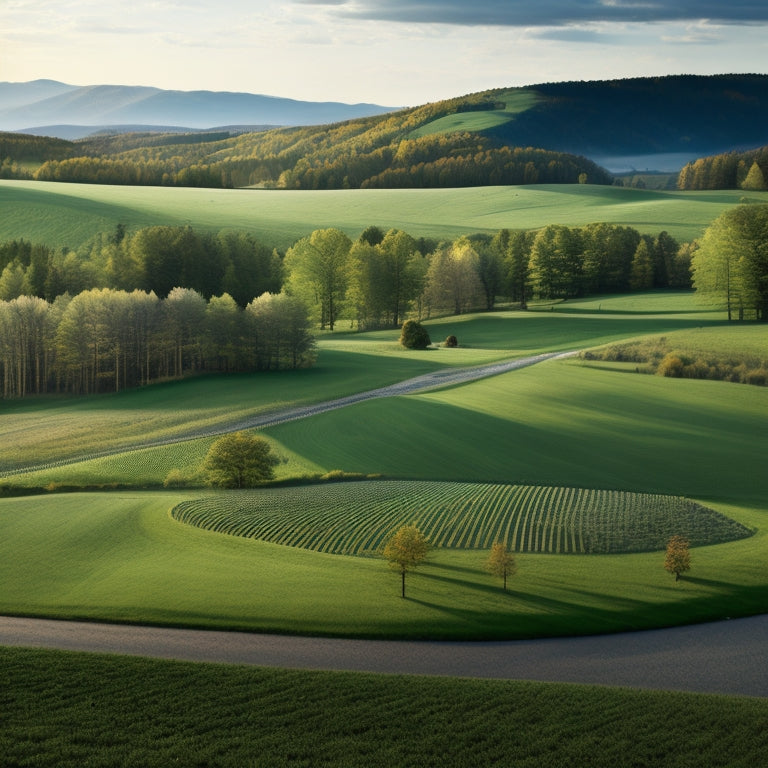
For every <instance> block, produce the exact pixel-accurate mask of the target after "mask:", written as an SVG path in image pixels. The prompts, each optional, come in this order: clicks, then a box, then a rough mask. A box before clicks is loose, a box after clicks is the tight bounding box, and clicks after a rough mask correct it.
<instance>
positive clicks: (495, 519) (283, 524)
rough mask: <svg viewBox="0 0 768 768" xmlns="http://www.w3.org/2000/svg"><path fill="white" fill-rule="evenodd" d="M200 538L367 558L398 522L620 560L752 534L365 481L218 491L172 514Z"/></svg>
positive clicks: (552, 498)
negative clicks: (678, 541)
mask: <svg viewBox="0 0 768 768" xmlns="http://www.w3.org/2000/svg"><path fill="white" fill-rule="evenodd" d="M171 515H172V517H173V518H174V519H176V520H178V521H180V522H183V523H187V524H190V525H194V526H196V527H198V528H203V529H205V530H208V531H215V532H218V533H226V534H230V535H234V536H244V537H248V538H255V539H260V540H262V541H267V542H271V543H273V544H283V545H287V546H293V547H301V548H304V549H309V550H313V551H316V552H326V553H329V554H344V555H369V554H376V553H377V552H379V551H380V550H381V548H382V547H383V546H384V543H385V542H386V540H387V537H388V536H390V535H391V534H392V532H393V531H394V530H396V529H397V527H399V526H400V525H404V524H406V523H409V524H415V525H417V526H419V527H420V528H421V530H422V531H423V533H424V534H425V536H426V537H427V539H428V540H429V542H430V544H431V546H432V547H440V548H449V549H489V548H490V547H491V545H492V544H494V543H495V542H502V543H503V544H504V545H505V546H506V547H507V548H509V549H510V550H512V551H515V552H531V553H534V552H536V553H553V554H593V553H602V554H621V553H628V552H644V551H653V550H660V549H664V547H665V546H666V542H667V541H668V540H669V538H670V537H671V536H673V535H682V536H684V537H685V538H687V539H688V540H689V541H690V543H691V545H692V546H694V547H696V546H705V545H711V544H720V543H723V542H726V541H734V540H737V539H741V538H746V537H747V536H750V535H752V531H750V530H749V529H748V528H746V527H744V526H743V525H741V524H739V523H737V522H736V521H734V520H730V519H729V518H727V517H725V516H724V515H722V514H720V513H718V512H716V511H715V510H713V509H710V508H708V507H705V506H702V505H700V504H698V503H697V502H694V501H690V500H688V499H684V498H682V497H678V496H665V495H660V494H647V493H630V492H626V491H612V490H592V489H581V488H553V487H545V486H524V485H505V484H492V483H453V482H435V481H392V480H383V481H376V480H369V481H363V482H346V483H343V482H342V483H332V484H327V485H316V486H300V487H290V488H266V489H262V490H257V491H245V492H243V491H240V492H230V493H222V494H217V495H214V496H206V497H205V498H201V499H195V500H192V501H183V502H181V503H180V504H178V505H177V506H175V507H174V508H173V510H172V511H171Z"/></svg>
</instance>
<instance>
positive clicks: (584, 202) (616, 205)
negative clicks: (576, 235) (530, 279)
mask: <svg viewBox="0 0 768 768" xmlns="http://www.w3.org/2000/svg"><path fill="white" fill-rule="evenodd" d="M750 198H751V199H754V200H759V201H764V200H768V193H760V192H754V193H750ZM741 199H742V193H741V192H740V191H716V192H715V191H706V192H670V191H662V190H640V189H629V188H623V187H602V186H591V185H586V184H577V185H539V186H528V187H476V188H464V189H414V190H394V189H385V190H333V191H323V192H312V191H285V190H283V191H279V190H278V191H265V190H211V189H190V188H185V189H183V188H179V189H175V188H164V187H120V186H106V185H100V184H93V185H88V184H61V183H55V182H23V181H8V180H5V181H0V206H1V207H2V210H3V217H2V219H0V242H1V241H5V240H12V239H18V238H25V239H27V240H31V241H33V242H43V243H46V244H48V245H51V246H64V245H66V246H69V247H71V248H75V247H77V246H79V245H81V244H82V243H83V242H85V241H86V240H88V239H89V238H90V237H92V236H94V235H96V234H98V233H100V232H110V231H113V230H114V228H115V226H116V225H117V224H118V223H122V224H124V225H126V226H127V227H128V228H129V229H135V228H139V227H145V226H151V225H154V224H169V225H171V224H176V225H187V224H189V225H192V226H194V227H195V228H196V229H201V230H213V231H218V230H220V229H226V228H235V229H241V230H244V231H248V232H252V233H253V234H254V235H256V237H258V239H259V240H260V241H261V242H264V243H266V244H267V245H269V246H274V247H277V248H281V249H286V248H288V247H289V246H291V245H292V244H293V243H295V242H296V240H298V239H299V238H301V237H304V236H305V235H307V234H309V233H310V232H312V231H313V230H315V229H319V228H325V227H338V228H340V229H342V230H344V231H345V232H347V233H348V234H349V235H350V236H351V237H357V236H358V235H359V234H360V233H361V232H362V231H363V230H364V229H365V228H366V227H368V226H370V225H372V224H377V225H379V226H383V227H385V228H390V227H395V228H398V229H402V230H405V231H406V232H408V233H409V234H411V235H413V236H414V237H432V238H437V239H454V238H456V237H458V236H459V235H465V234H472V233H475V232H489V233H493V232H495V231H498V230H499V229H502V228H505V227H506V228H509V229H537V228H539V227H543V226H546V225H547V224H565V225H568V226H580V225H584V224H589V223H592V222H609V223H615V224H622V225H626V226H632V227H635V228H637V229H638V230H640V231H641V232H642V233H645V234H651V235H654V236H655V235H658V233H659V232H661V231H662V230H666V231H667V232H669V233H670V234H671V235H672V236H673V237H675V238H677V239H678V240H680V241H690V240H693V239H694V238H697V237H700V236H701V235H702V234H703V232H704V230H705V229H706V227H707V226H709V224H710V223H711V222H712V221H713V220H714V219H715V218H717V216H719V215H720V214H721V213H722V212H723V211H724V210H726V209H727V208H730V207H732V206H735V205H738V204H739V203H740V201H741Z"/></svg>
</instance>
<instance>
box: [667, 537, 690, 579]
mask: <svg viewBox="0 0 768 768" xmlns="http://www.w3.org/2000/svg"><path fill="white" fill-rule="evenodd" d="M689 547H690V542H689V541H688V539H686V538H685V537H684V536H673V537H672V538H671V539H670V540H669V541H668V542H667V553H666V557H665V558H664V570H666V571H668V572H669V573H671V574H674V577H675V581H679V580H680V576H681V575H682V574H683V573H685V572H686V571H689V570H690V569H691V553H690V551H689Z"/></svg>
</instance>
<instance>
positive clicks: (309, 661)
mask: <svg viewBox="0 0 768 768" xmlns="http://www.w3.org/2000/svg"><path fill="white" fill-rule="evenodd" d="M0 645H5V646H22V647H34V648H58V649H63V650H70V651H89V652H100V653H115V654H123V655H129V656H146V657H154V658H164V659H178V660H186V661H196V662H215V663H224V664H245V665H256V666H264V667H283V668H290V669H320V670H347V671H357V672H378V673H387V674H409V675H439V676H451V677H471V678H495V679H510V680H536V681H543V682H565V683H583V684H591V685H609V686H621V687H629V688H644V689H656V690H676V691H689V692H695V693H717V694H729V695H741V696H759V697H768V615H763V616H755V617H751V618H745V619H732V620H729V621H722V622H715V623H710V624H698V625H693V626H686V627H674V628H670V629H658V630H648V631H643V632H628V633H621V634H615V635H600V636H591V637H571V638H553V639H544V640H525V641H504V642H412V641H394V640H393V641H389V640H346V639H334V638H314V637H292V636H283V635H261V634H250V633H246V632H221V631H209V630H193V629H169V628H158V627H144V626H135V625H120V624H97V623H89V622H76V621H71V622H70V621H51V620H46V619H26V618H12V617H0Z"/></svg>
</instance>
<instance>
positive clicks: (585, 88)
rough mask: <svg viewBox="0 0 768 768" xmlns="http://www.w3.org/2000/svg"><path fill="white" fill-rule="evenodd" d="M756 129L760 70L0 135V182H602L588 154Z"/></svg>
mask: <svg viewBox="0 0 768 768" xmlns="http://www.w3.org/2000/svg"><path fill="white" fill-rule="evenodd" d="M215 118H216V116H215V115H212V117H211V119H212V121H213V122H215ZM766 125H768V76H764V75H721V76H709V77H701V76H670V77H660V78H635V79H627V80H606V81H598V82H570V83H546V84H542V85H537V86H531V87H528V88H511V89H496V90H491V91H484V92H481V93H476V94H470V95H467V96H462V97H458V98H455V99H449V100H446V101H440V102H435V103H433V104H426V105H423V106H419V107H414V108H410V109H403V110H400V111H398V112H391V113H387V114H384V115H377V116H373V117H366V118H360V119H355V120H350V121H347V122H343V123H334V124H330V125H321V126H314V127H294V128H281V129H272V130H265V131H262V132H250V133H243V134H235V133H230V132H228V131H225V130H219V131H213V132H209V133H189V134H153V133H144V134H126V135H120V136H96V137H91V138H88V139H84V140H80V141H77V142H60V141H54V140H36V141H37V143H36V147H37V149H36V150H35V154H34V155H33V156H31V155H30V151H29V146H30V144H32V143H34V142H33V140H32V139H31V138H29V137H18V138H15V139H14V138H13V134H4V135H2V141H1V142H0V163H2V175H3V176H4V177H6V178H30V179H36V180H42V181H68V182H86V183H100V184H144V185H153V186H159V185H169V186H197V187H248V186H260V187H267V188H280V189H365V188H404V187H421V188H424V187H465V186H485V185H507V184H552V183H577V182H588V183H593V184H610V183H612V182H613V177H612V176H611V175H610V174H609V173H608V172H607V171H605V170H604V169H603V168H601V167H599V166H598V165H596V164H595V163H594V162H592V161H591V160H589V159H587V158H589V157H592V156H596V157H597V156H608V155H616V154H621V153H634V154H643V153H670V152H674V153H680V152H685V153H689V154H690V155H691V156H696V155H697V154H698V155H702V156H703V155H707V154H715V153H718V152H722V151H726V150H736V149H739V148H742V147H750V146H752V147H757V146H761V145H764V144H765V143H766V140H767V139H768V133H767V132H766V127H765V126H766ZM17 136H18V135H17ZM46 141H50V143H48V144H46V143H45V142H46ZM745 162H746V161H745ZM758 162H759V163H760V162H762V161H760V160H758ZM749 170H750V168H749V167H747V168H746V169H743V168H738V160H737V161H736V162H735V164H734V171H733V172H732V173H728V174H722V173H719V172H718V173H715V174H710V173H708V174H707V180H706V181H692V182H690V183H692V184H698V185H699V186H696V187H687V186H686V187H685V188H714V187H716V186H734V184H737V183H740V182H741V180H742V179H743V178H746V175H747V173H748V172H749ZM696 175H697V174H693V176H696ZM698 175H699V176H701V174H698ZM685 183H686V184H688V183H689V182H688V180H687V178H686V181H685Z"/></svg>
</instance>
